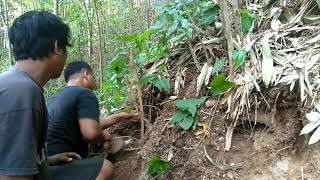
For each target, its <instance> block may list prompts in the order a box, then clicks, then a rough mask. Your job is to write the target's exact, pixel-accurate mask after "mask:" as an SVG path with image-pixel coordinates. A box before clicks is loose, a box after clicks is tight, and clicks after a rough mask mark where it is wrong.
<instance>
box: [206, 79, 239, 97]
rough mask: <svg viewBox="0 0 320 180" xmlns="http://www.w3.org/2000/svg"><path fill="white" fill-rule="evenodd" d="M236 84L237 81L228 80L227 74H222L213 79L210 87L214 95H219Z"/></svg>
mask: <svg viewBox="0 0 320 180" xmlns="http://www.w3.org/2000/svg"><path fill="white" fill-rule="evenodd" d="M235 86H236V84H235V83H233V82H230V81H228V80H226V77H225V75H223V74H220V75H217V76H216V77H214V79H213V80H212V82H211V84H210V87H211V92H212V95H214V96H217V95H221V94H224V93H226V92H228V91H229V90H230V89H232V88H234V87H235Z"/></svg>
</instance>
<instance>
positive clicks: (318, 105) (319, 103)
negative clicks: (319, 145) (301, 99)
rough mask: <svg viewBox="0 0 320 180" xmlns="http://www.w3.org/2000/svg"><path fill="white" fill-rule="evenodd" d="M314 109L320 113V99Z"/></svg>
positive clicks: (315, 103) (315, 102)
mask: <svg viewBox="0 0 320 180" xmlns="http://www.w3.org/2000/svg"><path fill="white" fill-rule="evenodd" d="M319 1H320V0H319ZM314 107H315V108H316V109H317V110H318V112H320V100H319V99H317V100H315V101H314Z"/></svg>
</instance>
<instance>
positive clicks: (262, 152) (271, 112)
mask: <svg viewBox="0 0 320 180" xmlns="http://www.w3.org/2000/svg"><path fill="white" fill-rule="evenodd" d="M187 77H188V79H187V81H186V85H185V88H184V89H183V90H182V92H181V94H180V95H179V97H180V96H181V97H193V95H194V94H195V81H196V78H194V76H192V75H188V76H187ZM206 93H207V92H205V90H204V92H203V94H206ZM295 97H296V95H295V94H292V93H290V92H289V91H288V90H287V89H286V88H285V87H284V88H280V89H279V88H277V89H271V90H270V94H269V95H268V96H266V97H265V98H266V100H267V101H268V103H269V105H270V107H271V108H266V106H264V105H261V106H259V108H258V109H257V111H254V110H252V111H249V113H248V114H249V115H248V116H247V117H242V118H240V119H239V123H238V125H237V126H236V128H235V130H234V133H233V137H232V146H231V149H230V151H228V152H227V151H225V150H224V146H225V136H226V130H227V127H228V126H229V120H228V119H226V118H225V106H224V105H219V106H218V107H217V111H216V113H215V115H214V117H213V118H211V114H212V113H211V112H213V111H212V108H214V107H210V108H203V109H201V110H200V111H199V113H200V123H202V124H205V125H209V124H210V121H211V119H212V122H211V126H210V127H209V130H208V131H207V132H208V134H207V135H206V136H204V133H203V134H200V135H196V134H195V133H196V132H197V131H199V130H201V129H202V127H198V128H197V129H196V130H195V131H192V130H190V131H182V130H181V128H179V127H177V126H174V127H171V126H170V125H168V120H169V118H171V117H172V115H173V114H174V113H175V106H174V103H173V102H172V101H167V102H166V103H164V104H163V106H162V107H159V109H161V114H160V115H161V116H160V117H158V118H156V119H155V120H154V122H153V124H152V127H151V130H149V133H147V136H148V139H147V140H146V142H145V143H144V144H143V145H142V146H140V148H139V145H138V141H135V143H134V144H132V147H130V148H131V149H129V150H128V151H125V152H122V153H120V154H119V155H117V157H114V159H113V160H114V163H115V168H116V173H115V179H117V180H138V179H151V178H148V177H147V175H146V172H147V168H148V163H149V160H150V159H151V158H152V157H153V156H155V155H157V156H160V157H161V158H162V159H166V160H170V162H171V163H172V164H173V167H172V168H171V169H170V170H168V171H166V172H165V173H164V174H163V175H162V176H161V178H160V179H173V180H180V179H181V180H182V179H183V180H188V179H190V180H197V179H210V180H211V179H239V180H247V179H248V180H251V179H253V180H255V179H257V180H273V179H277V180H282V179H283V180H291V179H292V180H295V179H304V180H313V179H319V177H320V164H319V163H320V147H319V146H320V145H319V143H318V144H316V145H314V146H308V145H306V142H305V141H306V140H305V139H306V137H304V136H299V133H300V130H301V128H302V126H303V122H305V118H304V114H305V110H304V109H303V108H300V107H299V105H298V104H299V103H298V102H296V98H295ZM255 114H256V116H255ZM255 117H256V118H255ZM139 128H140V127H139V126H138V125H133V124H130V125H128V124H122V125H118V126H116V127H113V129H112V131H113V132H115V133H117V134H119V135H122V136H124V135H125V136H133V137H135V138H137V139H139ZM204 149H205V150H206V152H207V155H208V156H209V158H212V160H213V161H214V162H215V163H216V164H217V165H218V166H219V167H218V166H217V165H214V164H212V163H211V162H210V161H209V160H208V157H207V156H206V155H205V150H204ZM235 165H241V168H234V167H235Z"/></svg>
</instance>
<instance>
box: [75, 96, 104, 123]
mask: <svg viewBox="0 0 320 180" xmlns="http://www.w3.org/2000/svg"><path fill="white" fill-rule="evenodd" d="M77 111H78V118H79V120H80V119H84V118H86V119H93V120H96V121H99V104H98V99H97V97H96V95H95V94H94V93H93V92H92V91H91V90H86V91H83V92H82V93H81V94H80V95H79V96H78V98H77Z"/></svg>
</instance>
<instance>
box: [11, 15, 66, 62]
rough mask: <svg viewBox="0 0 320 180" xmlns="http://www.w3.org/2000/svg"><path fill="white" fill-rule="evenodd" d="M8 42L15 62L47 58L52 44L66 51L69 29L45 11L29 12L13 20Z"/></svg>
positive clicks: (52, 49) (52, 47)
mask: <svg viewBox="0 0 320 180" xmlns="http://www.w3.org/2000/svg"><path fill="white" fill-rule="evenodd" d="M9 40H10V43H11V44H12V47H13V53H14V56H15V59H16V61H20V60H24V59H27V58H32V59H33V60H36V59H38V58H42V57H48V56H49V54H50V53H51V52H53V51H54V43H55V41H57V44H58V47H59V48H61V49H63V50H64V51H66V47H67V46H71V44H70V28H69V26H68V25H67V24H65V23H64V22H63V21H62V20H61V19H60V18H59V17H57V16H56V15H54V14H51V13H49V12H47V11H29V12H26V13H24V14H22V15H21V16H19V17H18V18H17V19H15V20H14V22H13V24H12V26H11V27H10V29H9Z"/></svg>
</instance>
